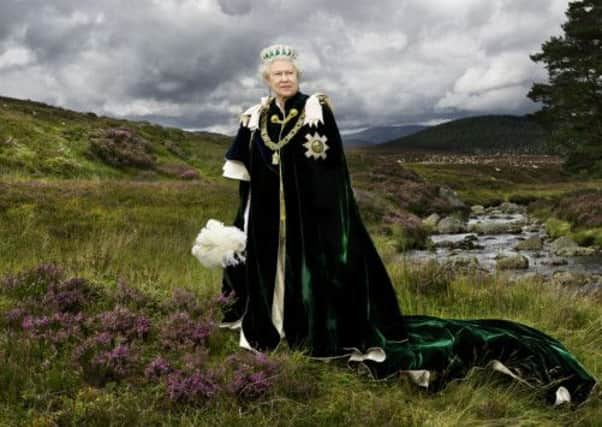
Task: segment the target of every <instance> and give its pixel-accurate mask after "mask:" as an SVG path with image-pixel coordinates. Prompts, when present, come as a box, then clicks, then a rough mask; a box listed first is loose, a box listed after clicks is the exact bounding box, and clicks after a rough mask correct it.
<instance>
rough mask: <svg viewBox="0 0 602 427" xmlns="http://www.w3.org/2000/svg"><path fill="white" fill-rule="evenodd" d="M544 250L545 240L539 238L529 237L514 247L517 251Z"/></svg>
mask: <svg viewBox="0 0 602 427" xmlns="http://www.w3.org/2000/svg"><path fill="white" fill-rule="evenodd" d="M542 248H543V240H542V239H541V237H539V236H533V237H529V238H528V239H526V240H523V241H522V242H520V243H519V244H517V245H516V246H515V247H514V250H517V251H540V250H541V249H542Z"/></svg>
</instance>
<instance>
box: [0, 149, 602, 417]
mask: <svg viewBox="0 0 602 427" xmlns="http://www.w3.org/2000/svg"><path fill="white" fill-rule="evenodd" d="M352 160H353V159H352ZM236 199H237V189H236V186H235V184H234V183H232V182H228V181H226V180H223V181H222V180H219V181H218V180H215V179H207V180H206V181H203V182H202V183H200V182H175V181H164V182H139V181H115V180H68V181H65V180H3V181H2V182H0V236H2V239H1V240H0V272H2V273H7V272H15V271H20V270H23V269H26V268H29V267H32V266H35V265H37V264H39V263H40V262H49V261H53V262H56V263H59V264H60V265H62V266H64V267H65V269H66V270H67V272H68V273H69V274H71V275H76V276H82V277H86V278H88V279H90V280H91V281H93V282H94V283H97V284H98V285H99V286H103V287H106V288H107V289H112V288H114V287H115V283H116V281H117V280H118V279H120V278H121V279H123V280H125V281H126V282H127V283H129V284H130V285H131V286H133V287H135V288H138V289H141V290H142V291H144V292H145V293H148V294H149V295H151V296H152V297H153V298H155V299H157V300H158V301H162V300H164V299H166V298H167V297H168V295H169V294H170V290H171V289H173V288H176V287H183V288H186V289H189V290H192V291H193V292H194V294H195V295H196V296H197V297H198V299H199V301H200V302H201V304H209V302H210V301H211V300H212V298H213V297H214V296H215V295H217V294H218V292H219V287H220V278H221V275H220V273H219V272H216V271H209V270H205V269H203V268H202V267H201V266H200V265H199V264H198V262H197V261H196V260H195V259H194V258H193V257H192V256H191V255H190V247H191V245H192V242H193V240H194V237H195V236H196V234H197V233H198V231H199V229H200V227H201V226H202V225H204V223H205V222H206V220H207V219H208V218H218V219H222V220H224V221H228V220H231V219H232V218H233V217H234V213H235V210H236V208H237V200H236ZM369 225H370V226H373V225H374V224H369ZM373 237H374V240H375V243H376V245H377V248H378V250H379V252H380V253H381V254H382V256H383V259H384V260H385V262H386V265H387V268H388V270H389V273H390V274H391V277H392V279H393V282H394V284H395V287H396V290H397V294H398V298H399V302H400V305H401V307H402V310H403V311H404V313H406V314H429V315H434V316H441V317H450V318H478V317H499V318H505V319H511V320H516V321H520V322H524V323H526V324H528V325H531V326H533V327H535V328H538V329H541V330H542V331H545V332H546V333H548V334H550V335H552V336H554V337H556V338H558V339H559V340H561V341H562V342H563V343H564V344H565V345H566V346H567V348H569V349H570V350H571V351H572V352H573V353H574V354H575V355H576V356H577V357H578V358H579V360H580V361H581V362H582V363H583V364H584V365H585V366H586V367H587V368H588V370H590V372H591V373H592V374H593V375H594V376H596V377H597V378H600V377H601V376H602V338H601V337H602V320H601V319H602V306H601V305H600V300H595V299H593V298H585V297H575V296H572V295H570V294H569V293H567V292H563V291H562V290H560V289H554V288H551V287H550V286H549V284H545V283H544V284H541V283H540V284H538V283H529V282H525V283H517V284H511V283H509V282H508V281H507V280H506V279H505V278H504V277H502V276H500V277H488V278H476V277H456V278H450V279H449V280H448V282H445V283H443V284H439V285H438V286H437V287H436V288H435V290H433V291H432V292H423V290H424V289H425V288H424V286H423V287H418V288H417V287H415V286H412V285H411V283H422V284H425V286H428V283H429V282H428V281H429V280H433V277H434V275H433V274H432V272H429V271H427V270H418V271H414V270H413V269H410V268H406V266H405V265H404V263H403V262H399V261H398V253H397V248H396V244H395V242H394V241H391V238H390V237H387V236H383V235H374V236H373ZM12 303H13V301H11V300H10V299H6V297H3V299H1V300H0V307H1V308H2V310H3V311H4V310H5V309H6V308H8V307H10V305H11V304H12ZM551 307H553V310H551V309H550V308H551ZM13 338H14V337H13ZM236 350H237V336H236V334H235V333H233V332H229V331H219V332H218V333H217V336H216V337H215V339H214V340H213V341H211V342H210V354H212V356H211V357H212V360H213V363H219V361H220V360H222V359H223V358H224V357H225V356H226V355H227V354H229V353H230V352H234V351H236ZM36 354H41V353H36V350H35V349H31V348H25V347H23V346H19V345H15V342H14V341H12V338H11V336H10V335H9V334H7V332H6V331H5V332H3V333H2V335H1V337H0V358H1V360H2V361H3V369H2V370H1V371H2V373H0V383H1V384H3V385H4V386H3V389H2V391H0V424H1V425H39V426H44V425H47V426H51V425H78V426H79V425H99V426H100V425H103V426H104V425H145V426H148V425H174V426H175V425H190V426H192V425H211V426H218V425H219V426H222V425H223V426H243V425H244V426H248V425H257V426H268V425H299V426H315V425H325V426H337V425H346V426H347V425H357V426H364V425H374V426H384V425H409V426H424V425H430V426H448V425H462V426H470V425H474V426H481V425H492V426H493V425H496V426H497V425H538V426H539V425H585V426H587V425H590V426H595V425H598V424H597V423H598V420H599V415H600V413H601V412H602V396H601V395H600V392H599V390H598V391H596V392H595V394H594V395H593V396H592V398H591V399H590V400H589V401H588V402H587V403H586V404H585V405H583V406H582V407H580V408H578V409H576V410H570V409H568V408H559V409H553V408H551V407H549V406H547V405H545V404H544V403H542V401H540V400H538V399H536V398H535V397H534V396H533V394H532V393H531V391H530V390H528V389H525V387H524V386H521V385H520V384H517V383H515V382H508V381H504V380H503V379H501V378H500V377H499V376H497V375H493V374H492V373H491V372H489V371H483V370H474V371H473V372H472V373H471V374H470V375H469V376H468V378H467V379H465V380H463V381H455V382H453V383H451V384H450V385H449V386H448V387H447V388H445V389H444V390H443V391H441V392H439V393H437V394H434V395H433V394H428V393H425V392H423V391H421V390H419V389H418V388H417V387H416V386H414V385H412V384H410V383H409V382H408V381H407V380H405V379H403V378H396V379H393V380H390V381H384V382H382V381H381V382H375V381H372V380H370V379H369V378H367V377H366V376H365V375H361V373H360V374H357V373H354V372H351V371H350V370H349V369H348V368H347V367H346V366H345V364H344V363H322V362H312V361H309V360H307V359H305V358H304V357H303V356H302V355H300V354H298V353H294V352H290V351H287V349H286V347H282V348H280V349H279V350H278V352H277V357H279V358H282V360H283V361H284V363H285V367H286V369H285V371H284V372H285V375H288V376H289V377H291V378H293V377H294V378H300V379H302V380H303V381H301V382H302V383H303V384H304V386H305V388H303V387H300V386H299V382H300V381H299V380H296V381H293V380H292V379H290V380H286V381H284V382H283V385H281V388H280V389H278V390H277V391H276V392H275V393H274V394H272V395H270V396H269V397H267V398H265V399H260V400H258V401H254V402H250V403H244V402H240V401H238V400H237V399H233V398H231V397H220V398H219V399H217V400H216V401H215V402H213V403H212V404H210V405H208V406H203V407H194V406H189V405H167V404H166V403H165V399H164V395H163V391H162V389H161V388H160V387H159V386H153V385H146V384H130V383H109V384H108V385H107V386H105V387H101V388H96V387H92V386H89V385H87V384H86V383H85V382H83V381H82V379H81V376H79V375H78V373H77V372H73V371H71V370H69V369H68V368H67V365H64V364H62V363H66V362H60V360H58V361H57V363H56V364H55V365H53V366H52V368H51V369H43V368H42V366H43V360H40V359H39V358H36ZM287 384H288V385H287ZM291 384H294V387H293V386H292V385H291Z"/></svg>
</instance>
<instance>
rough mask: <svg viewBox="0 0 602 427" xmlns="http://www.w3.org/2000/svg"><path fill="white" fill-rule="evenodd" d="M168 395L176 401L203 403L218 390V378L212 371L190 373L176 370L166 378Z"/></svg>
mask: <svg viewBox="0 0 602 427" xmlns="http://www.w3.org/2000/svg"><path fill="white" fill-rule="evenodd" d="M166 388H167V395H168V397H169V399H170V400H172V401H174V402H187V403H201V402H204V401H206V400H207V399H209V398H211V397H213V396H214V395H215V394H216V393H217V392H218V390H219V389H218V385H217V381H216V378H215V377H214V375H212V373H211V372H206V373H202V372H200V371H196V372H193V373H192V374H190V375H187V374H184V373H182V372H181V371H175V372H173V373H172V374H170V375H169V376H168V377H167V379H166Z"/></svg>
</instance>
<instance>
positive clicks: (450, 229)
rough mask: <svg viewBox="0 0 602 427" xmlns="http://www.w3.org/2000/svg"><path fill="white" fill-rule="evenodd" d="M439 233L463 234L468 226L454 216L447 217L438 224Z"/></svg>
mask: <svg viewBox="0 0 602 427" xmlns="http://www.w3.org/2000/svg"><path fill="white" fill-rule="evenodd" d="M437 231H438V232H439V233H440V234H451V233H463V232H465V231H466V224H464V222H463V221H461V220H459V219H458V218H456V217H453V216H446V217H445V218H443V219H442V220H440V221H439V222H438V223H437Z"/></svg>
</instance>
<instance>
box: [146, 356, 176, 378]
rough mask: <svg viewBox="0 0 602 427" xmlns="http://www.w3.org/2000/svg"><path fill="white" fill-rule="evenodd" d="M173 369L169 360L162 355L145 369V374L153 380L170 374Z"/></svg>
mask: <svg viewBox="0 0 602 427" xmlns="http://www.w3.org/2000/svg"><path fill="white" fill-rule="evenodd" d="M171 371H172V369H171V366H170V365H169V362H168V361H167V360H165V359H163V358H162V357H161V356H157V357H156V358H155V359H154V360H153V361H152V362H150V363H149V364H148V365H147V366H146V368H145V369H144V376H145V377H146V378H148V379H151V380H157V379H159V378H160V377H162V376H165V375H167V374H169V373H170V372H171Z"/></svg>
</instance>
